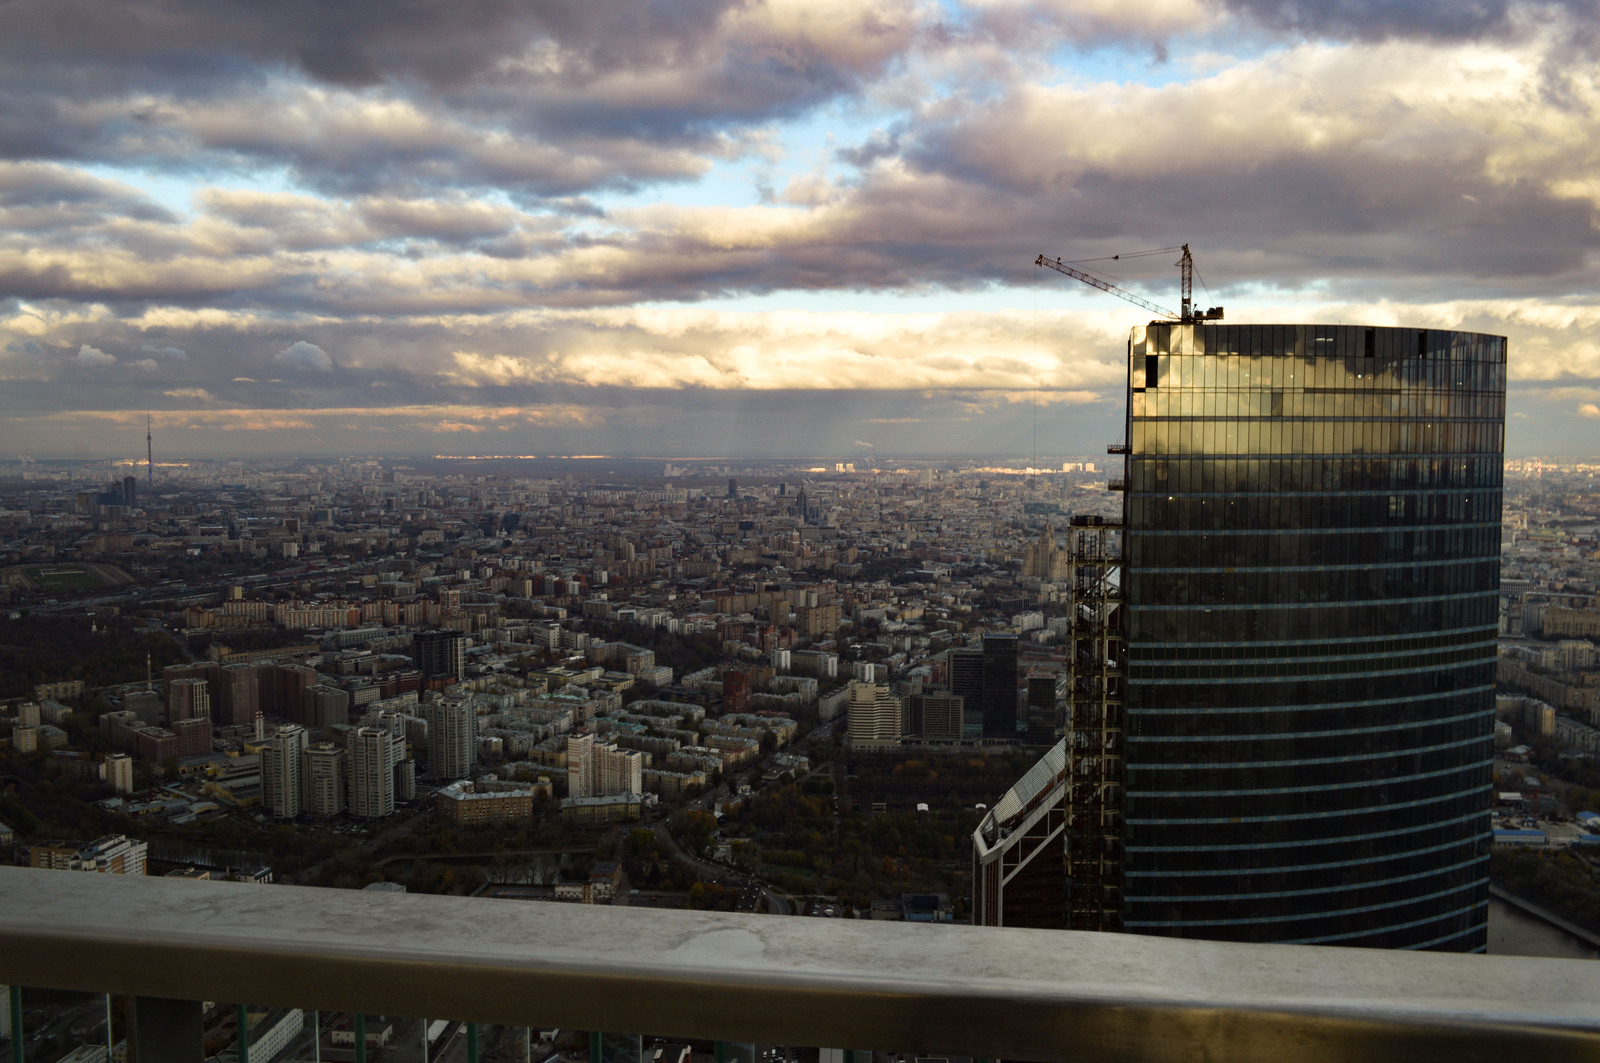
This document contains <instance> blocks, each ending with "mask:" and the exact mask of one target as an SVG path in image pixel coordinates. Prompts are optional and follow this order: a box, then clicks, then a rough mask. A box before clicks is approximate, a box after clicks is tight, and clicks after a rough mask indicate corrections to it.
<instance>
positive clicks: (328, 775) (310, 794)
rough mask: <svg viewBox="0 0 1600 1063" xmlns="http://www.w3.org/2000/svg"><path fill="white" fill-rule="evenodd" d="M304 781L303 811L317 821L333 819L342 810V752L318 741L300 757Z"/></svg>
mask: <svg viewBox="0 0 1600 1063" xmlns="http://www.w3.org/2000/svg"><path fill="white" fill-rule="evenodd" d="M302 763H303V764H304V768H303V770H302V775H303V776H304V777H305V780H306V791H307V794H306V811H308V812H310V813H311V814H312V815H313V816H316V817H317V818H318V819H328V818H331V817H333V816H337V815H338V814H339V813H341V812H343V811H344V809H345V790H346V786H347V784H346V780H345V774H346V772H345V752H344V750H342V749H340V748H339V747H338V746H336V745H334V744H333V743H332V742H318V743H316V744H315V745H313V746H312V747H311V748H310V749H308V750H306V753H305V756H304V757H303V758H302Z"/></svg>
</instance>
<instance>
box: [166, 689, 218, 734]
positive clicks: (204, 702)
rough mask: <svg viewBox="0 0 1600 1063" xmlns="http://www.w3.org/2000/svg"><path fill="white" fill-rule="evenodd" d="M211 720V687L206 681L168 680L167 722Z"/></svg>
mask: <svg viewBox="0 0 1600 1063" xmlns="http://www.w3.org/2000/svg"><path fill="white" fill-rule="evenodd" d="M209 719H211V687H210V684H208V683H207V682H206V681H205V680H204V679H199V678H191V679H169V680H167V722H168V723H169V724H172V723H176V722H177V721H178V720H209Z"/></svg>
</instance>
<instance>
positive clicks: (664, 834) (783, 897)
mask: <svg viewBox="0 0 1600 1063" xmlns="http://www.w3.org/2000/svg"><path fill="white" fill-rule="evenodd" d="M651 829H652V830H654V831H655V835H656V837H657V838H658V839H660V841H661V843H662V844H663V845H664V846H666V848H667V851H668V852H670V853H672V855H673V856H676V857H677V858H678V859H679V860H682V861H683V862H684V863H685V864H688V865H689V866H690V867H691V868H693V869H694V872H695V874H697V875H699V876H700V877H701V878H702V879H709V880H711V881H713V882H722V881H732V882H737V883H738V884H740V885H742V886H755V887H758V888H759V889H760V890H761V895H762V896H763V897H765V898H766V900H767V910H768V911H769V912H771V913H772V914H773V915H790V914H792V913H793V911H794V908H793V907H792V905H791V904H790V900H791V898H790V897H789V895H788V894H786V893H781V892H779V891H778V890H777V889H775V888H773V887H772V886H769V885H767V884H766V883H764V882H762V881H760V880H759V879H757V878H756V877H755V876H754V875H747V874H744V873H743V872H739V871H733V870H730V869H729V868H726V867H722V866H720V865H718V864H713V863H710V862H708V861H705V860H702V859H700V858H699V857H698V856H690V855H689V854H688V853H686V852H684V850H683V847H682V846H680V845H679V844H678V839H676V838H674V837H673V836H672V831H671V829H670V828H669V827H668V825H667V821H666V820H662V821H661V822H660V823H657V824H656V825H655V826H654V827H653V828H651Z"/></svg>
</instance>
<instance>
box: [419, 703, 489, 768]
mask: <svg viewBox="0 0 1600 1063" xmlns="http://www.w3.org/2000/svg"><path fill="white" fill-rule="evenodd" d="M422 718H423V719H424V720H426V721H428V770H429V771H431V772H432V773H433V776H434V778H436V779H440V780H454V779H465V778H468V777H470V776H471V774H472V767H473V765H474V764H475V763H477V759H478V757H477V753H478V749H477V744H478V727H477V724H478V716H477V711H476V710H475V709H474V708H473V706H472V702H471V701H470V700H468V699H466V698H435V699H434V700H433V701H430V702H428V703H426V704H424V705H423V706H422Z"/></svg>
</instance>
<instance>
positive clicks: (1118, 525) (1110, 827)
mask: <svg viewBox="0 0 1600 1063" xmlns="http://www.w3.org/2000/svg"><path fill="white" fill-rule="evenodd" d="M1123 527H1124V525H1123V523H1122V522H1121V521H1115V520H1110V519H1107V518H1104V517H1097V516H1075V517H1073V518H1072V520H1071V523H1070V525H1069V538H1068V541H1069V551H1070V555H1071V557H1070V562H1069V563H1070V565H1071V568H1072V617H1073V623H1072V633H1071V638H1072V676H1071V678H1072V684H1071V687H1070V689H1069V690H1068V693H1067V698H1068V704H1067V727H1066V738H1065V746H1066V763H1065V765H1064V774H1065V789H1066V793H1065V813H1066V822H1065V830H1064V834H1065V848H1066V928H1067V929H1068V930H1120V929H1121V926H1122V763H1123V741H1122V721H1123V701H1122V697H1123V677H1124V675H1125V669H1126V661H1127V644H1126V640H1125V636H1124V634H1123V616H1122V539H1123V536H1122V533H1123Z"/></svg>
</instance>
